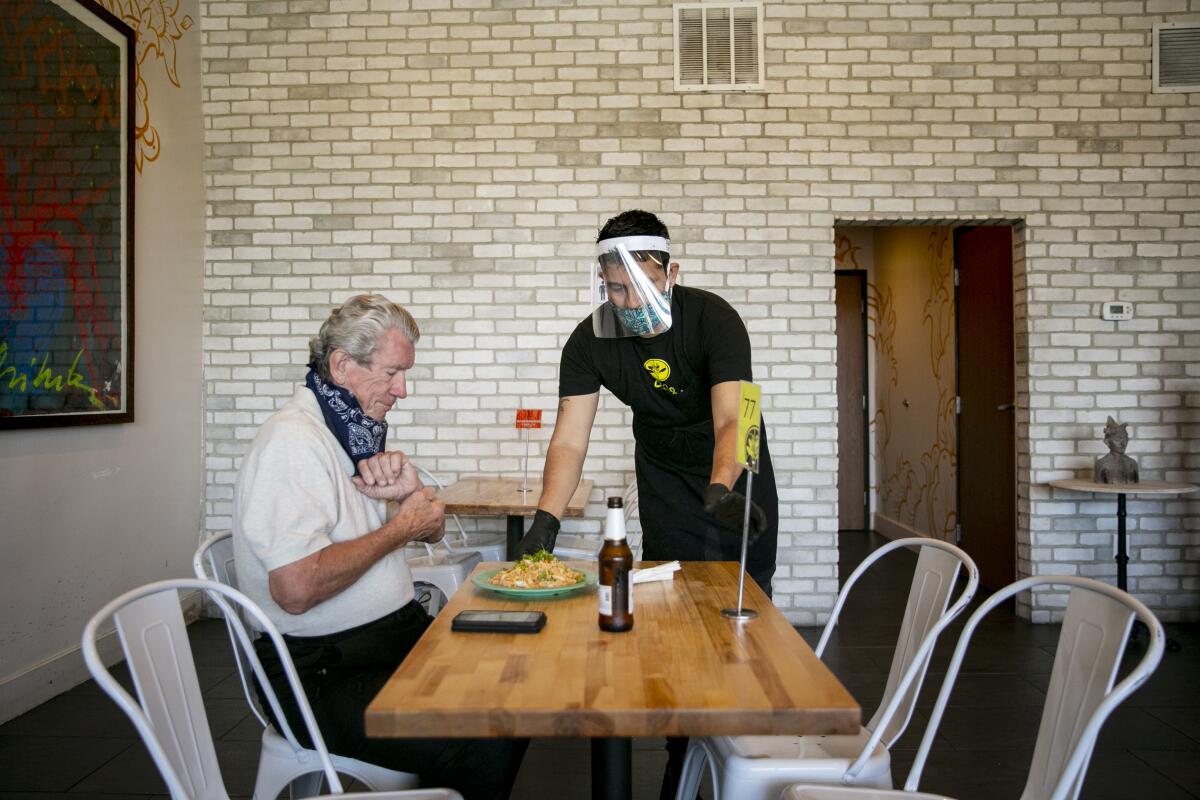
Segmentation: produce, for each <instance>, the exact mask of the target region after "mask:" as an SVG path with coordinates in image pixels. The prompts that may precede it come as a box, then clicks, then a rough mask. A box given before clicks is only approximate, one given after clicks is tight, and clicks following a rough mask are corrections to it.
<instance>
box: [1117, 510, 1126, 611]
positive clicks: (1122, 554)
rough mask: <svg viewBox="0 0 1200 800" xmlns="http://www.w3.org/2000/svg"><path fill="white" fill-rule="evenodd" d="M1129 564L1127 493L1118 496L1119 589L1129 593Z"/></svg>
mask: <svg viewBox="0 0 1200 800" xmlns="http://www.w3.org/2000/svg"><path fill="white" fill-rule="evenodd" d="M1128 563H1129V554H1128V553H1127V552H1126V551H1125V493H1124V492H1121V493H1120V494H1118V495H1117V588H1118V589H1120V590H1121V591H1123V592H1127V591H1129V587H1128V586H1127V585H1126V584H1127V583H1128V578H1127V575H1126V567H1125V565H1126V564H1128Z"/></svg>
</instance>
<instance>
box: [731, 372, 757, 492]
mask: <svg viewBox="0 0 1200 800" xmlns="http://www.w3.org/2000/svg"><path fill="white" fill-rule="evenodd" d="M761 401H762V387H761V386H759V385H758V384H757V383H751V382H750V381H740V386H739V391H738V428H737V463H739V464H741V465H742V466H743V467H745V468H746V469H748V470H750V471H751V472H753V473H755V474H758V438H759V424H760V422H761V420H762V403H761Z"/></svg>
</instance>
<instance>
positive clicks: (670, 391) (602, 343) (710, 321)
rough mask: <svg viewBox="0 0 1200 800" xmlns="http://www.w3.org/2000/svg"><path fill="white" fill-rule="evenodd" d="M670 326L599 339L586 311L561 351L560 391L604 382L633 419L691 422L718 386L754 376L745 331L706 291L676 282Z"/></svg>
mask: <svg viewBox="0 0 1200 800" xmlns="http://www.w3.org/2000/svg"><path fill="white" fill-rule="evenodd" d="M671 319H672V324H671V328H670V330H668V331H666V332H665V333H661V334H659V335H658V336H654V337H650V338H645V337H640V336H633V337H628V338H623V339H598V338H596V335H595V334H594V333H593V331H592V318H591V317H590V316H588V317H587V318H585V319H584V320H583V321H582V322H580V323H579V325H578V326H577V327H576V328H575V331H574V332H573V333H572V334H571V337H570V338H569V339H568V340H567V344H566V346H565V347H564V348H563V352H562V363H561V367H560V370H559V376H558V395H559V397H572V396H574V395H581V394H591V393H593V392H596V391H598V390H599V389H600V387H601V386H604V387H605V388H607V389H608V390H609V391H610V392H612V393H613V395H615V396H616V397H617V399H619V400H620V401H621V402H623V403H625V404H626V405H627V406H629V407H630V408H631V409H633V414H634V421H635V424H636V423H638V422H641V423H643V424H649V425H653V426H656V427H659V426H663V427H677V426H685V425H692V424H695V423H698V422H702V421H705V420H711V419H712V395H711V393H710V391H711V389H712V387H713V386H714V385H715V384H718V383H723V382H725V381H736V380H747V381H748V380H753V376H752V374H751V368H750V336H749V334H747V333H746V326H745V324H743V322H742V319H741V317H739V316H738V314H737V312H736V311H734V310H733V307H732V306H730V305H729V303H727V302H725V301H724V300H723V299H721V298H720V297H718V296H717V295H715V294H713V293H712V292H706V291H704V290H703V289H693V288H690V287H687V286H676V287H675V289H674V291H673V292H672V293H671Z"/></svg>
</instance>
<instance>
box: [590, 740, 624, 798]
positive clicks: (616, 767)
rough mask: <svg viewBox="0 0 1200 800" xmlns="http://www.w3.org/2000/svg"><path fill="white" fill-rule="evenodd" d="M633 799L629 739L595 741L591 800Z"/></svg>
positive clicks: (593, 742) (593, 744) (593, 741)
mask: <svg viewBox="0 0 1200 800" xmlns="http://www.w3.org/2000/svg"><path fill="white" fill-rule="evenodd" d="M631 797H633V740H632V739H629V738H628V737H608V738H605V737H597V738H595V739H592V800H629V799H630V798H631Z"/></svg>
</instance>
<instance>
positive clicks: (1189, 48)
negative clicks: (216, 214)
mask: <svg viewBox="0 0 1200 800" xmlns="http://www.w3.org/2000/svg"><path fill="white" fill-rule="evenodd" d="M1154 91H1155V92H1200V24H1159V25H1155V26H1154Z"/></svg>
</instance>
